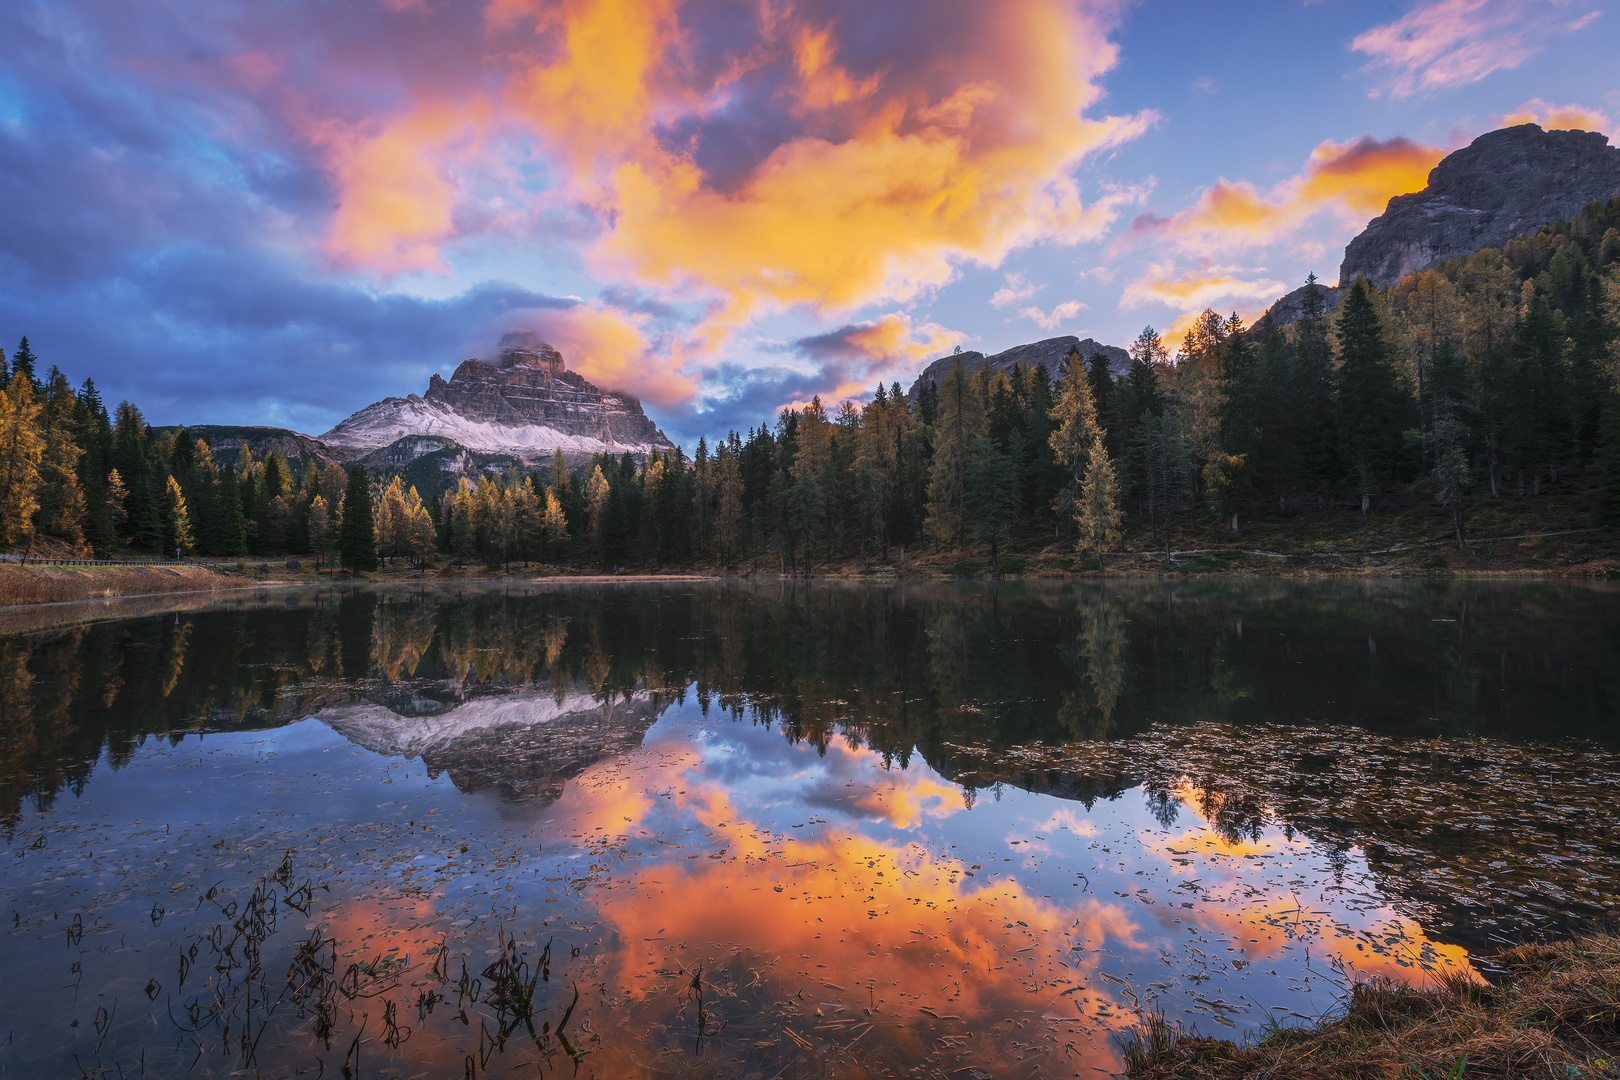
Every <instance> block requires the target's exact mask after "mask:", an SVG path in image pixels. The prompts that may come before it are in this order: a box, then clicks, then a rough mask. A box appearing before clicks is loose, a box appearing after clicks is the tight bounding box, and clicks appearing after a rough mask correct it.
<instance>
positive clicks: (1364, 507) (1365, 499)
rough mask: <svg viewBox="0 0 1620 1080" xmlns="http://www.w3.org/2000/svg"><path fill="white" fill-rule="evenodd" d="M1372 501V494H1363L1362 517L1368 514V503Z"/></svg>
mask: <svg viewBox="0 0 1620 1080" xmlns="http://www.w3.org/2000/svg"><path fill="white" fill-rule="evenodd" d="M1370 501H1371V498H1370V496H1368V495H1366V494H1363V495H1362V496H1361V516H1362V517H1366V516H1367V503H1368V502H1370Z"/></svg>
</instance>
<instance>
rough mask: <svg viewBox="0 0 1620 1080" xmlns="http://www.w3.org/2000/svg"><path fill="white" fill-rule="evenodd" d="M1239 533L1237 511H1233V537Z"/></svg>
mask: <svg viewBox="0 0 1620 1080" xmlns="http://www.w3.org/2000/svg"><path fill="white" fill-rule="evenodd" d="M1237 531H1238V526H1237V511H1236V510H1234V511H1232V535H1233V536H1236V535H1237Z"/></svg>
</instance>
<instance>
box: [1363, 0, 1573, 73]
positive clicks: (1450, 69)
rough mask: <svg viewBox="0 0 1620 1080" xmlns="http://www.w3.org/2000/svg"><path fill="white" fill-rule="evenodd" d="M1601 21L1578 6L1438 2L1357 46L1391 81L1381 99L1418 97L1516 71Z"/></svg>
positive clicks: (1514, 0) (1535, 1) (1498, 0)
mask: <svg viewBox="0 0 1620 1080" xmlns="http://www.w3.org/2000/svg"><path fill="white" fill-rule="evenodd" d="M1599 14H1600V13H1599V12H1597V11H1591V10H1586V9H1585V5H1584V3H1583V4H1581V5H1579V6H1577V5H1575V4H1573V2H1572V0H1433V2H1430V3H1425V4H1419V5H1418V6H1416V7H1414V8H1413V9H1412V10H1411V11H1409V12H1407V13H1406V14H1405V15H1403V16H1402V17H1401V18H1399V19H1396V20H1395V21H1394V22H1391V23H1385V24H1383V25H1382V26H1375V27H1373V28H1372V29H1371V30H1368V31H1367V32H1366V33H1364V34H1361V35H1360V36H1358V37H1357V38H1356V39H1355V40H1354V41H1352V42H1351V43H1350V47H1351V48H1352V49H1354V50H1356V51H1357V52H1364V53H1366V54H1367V55H1369V56H1371V57H1372V60H1371V61H1370V62H1369V63H1368V64H1367V70H1369V71H1374V72H1382V73H1383V74H1385V76H1386V78H1387V81H1386V82H1385V83H1383V84H1382V85H1380V86H1378V87H1377V88H1375V89H1374V90H1373V92H1372V96H1373V97H1378V96H1380V95H1382V94H1385V93H1388V94H1391V95H1393V96H1394V97H1411V96H1413V95H1414V94H1420V93H1431V92H1434V91H1437V90H1445V89H1450V88H1452V87H1457V86H1467V85H1468V84H1470V83H1475V82H1478V81H1479V80H1481V79H1483V78H1484V77H1485V76H1487V75H1489V74H1490V73H1491V72H1493V71H1499V70H1502V69H1512V68H1516V67H1518V66H1519V65H1520V64H1522V63H1523V62H1524V61H1525V60H1527V59H1529V58H1530V57H1531V56H1534V55H1535V54H1536V53H1538V52H1540V51H1541V49H1542V47H1543V46H1544V45H1545V44H1546V43H1547V40H1548V39H1549V38H1551V37H1553V36H1554V35H1556V34H1560V33H1571V32H1573V31H1576V30H1579V29H1581V28H1582V27H1584V26H1586V25H1587V24H1588V23H1590V22H1591V21H1592V20H1593V19H1595V18H1597V17H1598V15H1599Z"/></svg>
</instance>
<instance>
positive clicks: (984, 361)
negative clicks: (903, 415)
mask: <svg viewBox="0 0 1620 1080" xmlns="http://www.w3.org/2000/svg"><path fill="white" fill-rule="evenodd" d="M1076 348H1077V349H1079V350H1080V355H1081V356H1083V357H1085V358H1086V359H1087V360H1090V359H1091V358H1092V357H1093V356H1094V355H1096V354H1097V353H1102V354H1103V355H1104V356H1106V357H1108V373H1109V374H1110V375H1112V376H1113V377H1114V378H1116V379H1118V378H1119V377H1120V376H1122V375H1124V374H1125V372H1126V370H1128V369H1129V368H1130V366H1131V354H1130V353H1128V352H1126V351H1125V350H1124V349H1122V348H1120V347H1119V346H1118V345H1101V344H1099V343H1097V342H1095V341H1093V340H1092V339H1091V338H1085V339H1084V340H1082V339H1080V338H1077V337H1075V336H1073V335H1072V334H1069V335H1065V336H1063V337H1054V338H1046V339H1045V340H1043V341H1034V342H1031V343H1029V344H1028V345H1015V346H1013V347H1012V348H1010V349H1007V350H1005V351H1004V352H998V353H996V354H995V355H994V356H986V355H984V353H981V352H959V353H952V354H951V355H949V356H942V357H940V358H939V359H938V360H935V361H933V362H932V363H930V364H929V365H928V366H927V367H925V368H923V370H922V374H921V375H918V376H917V381H916V382H914V383H912V384H911V389H910V390H908V391H906V400H907V401H910V402H912V403H913V404H915V403H916V401H917V395H918V394H919V393H921V392H922V388H923V387H925V386H927V385H928V384H929V383H930V382H932V383H933V384H934V385H936V386H939V385H943V384H944V382H945V377H946V376H947V375H949V374H950V373H951V371H952V370H953V369H954V368H955V367H956V365H957V364H961V365H962V366H963V367H965V368H967V372H968V374H969V375H972V374H974V373H975V372H978V371H981V370H983V369H985V368H989V369H990V370H991V371H992V372H997V371H1000V372H1011V371H1012V369H1013V367H1014V366H1015V365H1017V364H1023V365H1025V366H1026V367H1030V368H1034V367H1037V366H1040V365H1043V364H1044V365H1045V366H1046V373H1047V375H1049V376H1051V378H1052V381H1053V382H1056V381H1057V380H1058V379H1059V378H1061V377H1062V375H1063V361H1064V360H1065V359H1066V358H1067V357H1068V355H1069V350H1070V349H1076Z"/></svg>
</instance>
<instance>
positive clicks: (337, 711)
mask: <svg viewBox="0 0 1620 1080" xmlns="http://www.w3.org/2000/svg"><path fill="white" fill-rule="evenodd" d="M423 691H426V693H424V692H423ZM462 692H463V688H462V687H461V685H460V684H459V683H455V682H451V683H448V684H444V685H442V686H428V687H410V686H400V685H397V684H396V685H395V686H392V687H388V688H385V689H382V690H379V691H374V692H373V693H372V694H370V695H368V696H367V697H366V699H365V700H362V701H359V702H352V703H344V704H335V705H331V706H328V707H326V708H324V709H321V710H320V711H319V712H316V713H314V714H313V715H314V718H315V719H317V720H320V721H321V722H322V723H324V724H326V725H327V726H328V727H330V728H331V729H332V730H333V731H335V732H337V733H338V734H339V735H342V736H343V737H344V738H346V739H348V740H349V741H350V742H353V743H355V744H356V745H358V746H363V747H365V748H366V749H367V750H370V751H372V752H374V753H377V754H382V755H384V756H386V757H404V758H419V759H421V762H422V764H423V765H425V766H427V770H428V775H429V776H435V777H436V776H438V775H440V774H441V773H448V774H449V777H450V780H451V782H452V783H453V784H455V786H456V788H457V789H458V790H460V791H465V792H474V791H483V790H486V789H491V788H493V789H495V790H498V791H499V792H500V793H501V794H503V795H505V796H506V797H508V798H512V799H524V800H528V799H533V800H536V801H538V802H539V803H540V804H541V805H545V804H548V803H551V802H555V801H556V800H557V798H558V797H560V796H561V795H562V792H563V788H564V785H565V784H566V783H567V782H568V781H569V780H571V779H573V778H574V777H576V776H578V775H579V774H580V773H582V772H584V771H585V770H586V769H587V768H589V767H590V766H591V765H593V764H595V763H596V762H598V761H600V760H602V759H603V758H606V757H611V756H614V755H617V754H623V753H627V752H628V751H630V750H634V749H635V748H636V747H638V746H640V745H641V741H642V739H643V738H644V737H645V736H646V734H647V729H649V728H650V727H652V725H653V724H654V723H655V722H656V721H657V719H658V714H659V713H660V712H661V711H662V708H663V706H661V705H660V704H658V703H657V702H655V701H654V700H653V699H652V697H651V695H649V694H648V693H647V692H646V691H638V692H636V693H634V694H631V695H630V696H628V697H624V698H621V699H619V700H617V701H609V702H602V701H598V700H597V699H596V698H595V696H593V695H592V694H591V693H590V692H589V691H588V690H587V689H586V688H585V687H583V686H568V687H564V688H563V689H562V692H561V693H557V692H556V691H555V690H554V689H553V688H552V687H549V686H540V687H534V688H522V689H518V690H513V691H511V692H509V693H503V694H493V695H489V696H483V697H475V698H472V699H470V700H460V695H461V693H462ZM444 699H448V700H444Z"/></svg>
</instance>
